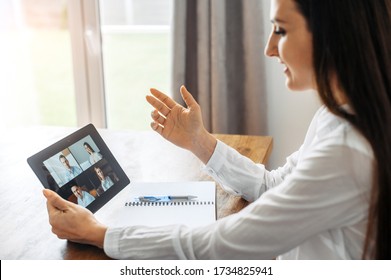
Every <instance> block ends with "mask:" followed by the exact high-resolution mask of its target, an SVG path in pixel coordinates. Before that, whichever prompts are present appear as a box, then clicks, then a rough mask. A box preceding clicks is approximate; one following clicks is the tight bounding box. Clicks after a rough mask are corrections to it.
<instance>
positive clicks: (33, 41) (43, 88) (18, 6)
mask: <svg viewBox="0 0 391 280" xmlns="http://www.w3.org/2000/svg"><path fill="white" fill-rule="evenodd" d="M0 16H1V22H0V33H1V35H0V36H1V38H2V40H1V42H2V43H1V46H0V61H1V63H0V77H1V78H0V79H2V81H1V82H0V83H1V85H2V89H1V96H2V108H1V110H0V112H1V113H0V128H7V127H15V126H27V125H36V124H43V125H61V126H75V125H76V106H75V93H74V83H73V72H72V57H71V44H70V35H69V30H68V28H67V26H68V22H67V20H68V17H67V5H66V2H65V1H62V0H40V1H36V0H19V1H15V0H2V1H0Z"/></svg>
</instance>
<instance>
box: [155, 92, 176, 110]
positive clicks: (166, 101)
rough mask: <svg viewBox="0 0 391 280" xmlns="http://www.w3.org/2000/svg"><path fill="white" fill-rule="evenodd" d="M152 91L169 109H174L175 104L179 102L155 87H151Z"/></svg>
mask: <svg viewBox="0 0 391 280" xmlns="http://www.w3.org/2000/svg"><path fill="white" fill-rule="evenodd" d="M150 92H151V93H152V95H153V96H155V97H156V98H157V99H158V100H160V101H161V102H163V103H164V104H165V105H166V106H167V107H168V108H169V109H172V108H174V107H175V105H177V103H176V102H175V101H174V100H173V99H171V98H170V97H169V96H167V95H165V94H164V93H163V92H161V91H159V90H157V89H155V88H151V89H150Z"/></svg>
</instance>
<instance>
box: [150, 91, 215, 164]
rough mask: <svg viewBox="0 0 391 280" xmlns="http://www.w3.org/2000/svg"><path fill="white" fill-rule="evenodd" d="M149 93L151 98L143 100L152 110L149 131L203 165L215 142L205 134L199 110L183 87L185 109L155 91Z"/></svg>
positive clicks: (207, 133)
mask: <svg viewBox="0 0 391 280" xmlns="http://www.w3.org/2000/svg"><path fill="white" fill-rule="evenodd" d="M150 91H151V94H152V96H151V95H148V96H147V97H146V99H147V101H148V103H149V104H151V105H152V106H153V107H154V108H155V110H153V111H152V114H151V116H152V119H153V122H152V123H151V127H152V129H154V130H155V131H156V132H158V133H159V134H160V135H162V136H163V137H164V138H165V139H167V140H168V141H170V142H172V143H173V144H175V145H177V146H179V147H181V148H184V149H187V150H190V151H191V152H193V153H194V154H195V155H196V156H198V157H199V158H200V159H201V160H202V161H203V162H205V163H206V162H207V161H208V160H209V158H210V156H211V155H212V153H213V151H214V148H215V146H216V139H215V138H214V137H213V136H212V135H211V134H210V133H209V132H207V131H206V129H205V127H204V124H203V122H202V114H201V108H200V106H199V105H198V103H197V102H196V101H195V99H194V98H193V96H192V95H191V94H190V92H188V91H187V89H186V88H185V87H184V86H182V87H181V88H180V92H181V95H182V98H183V100H184V101H185V103H186V106H187V107H186V108H185V107H183V106H182V105H180V104H178V103H177V102H175V101H174V100H173V99H171V98H170V97H168V96H167V95H165V94H164V93H162V92H160V91H158V90H157V89H151V90H150Z"/></svg>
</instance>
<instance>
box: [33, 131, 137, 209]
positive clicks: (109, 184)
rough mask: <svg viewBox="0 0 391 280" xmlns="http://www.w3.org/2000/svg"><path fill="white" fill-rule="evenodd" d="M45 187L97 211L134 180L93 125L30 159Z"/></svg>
mask: <svg viewBox="0 0 391 280" xmlns="http://www.w3.org/2000/svg"><path fill="white" fill-rule="evenodd" d="M27 162H28V164H29V165H30V167H31V168H32V170H33V171H34V173H35V174H36V175H37V177H38V179H39V180H40V181H41V183H42V184H43V186H44V187H45V188H47V189H51V190H53V191H55V192H57V193H58V194H59V195H60V196H61V197H62V198H64V199H66V200H69V201H71V202H74V203H76V204H79V205H81V206H83V207H86V208H87V209H89V210H90V211H91V212H93V213H95V212H96V211H97V210H98V209H99V208H101V207H102V206H103V205H104V204H106V203H107V202H108V201H109V200H110V199H111V198H112V197H114V196H115V195H116V194H117V193H118V192H120V191H121V190H122V189H123V188H124V187H126V186H127V185H128V184H129V183H130V180H129V178H128V177H127V176H126V174H125V172H124V171H123V170H122V168H121V166H120V165H119V164H118V162H117V160H116V159H115V158H114V156H113V154H112V153H111V152H110V150H109V148H108V147H107V145H106V144H105V142H104V141H103V139H102V137H101V136H100V135H99V133H98V131H97V130H96V128H95V127H94V126H93V125H92V124H89V125H87V126H85V127H83V128H81V129H79V130H77V131H76V132H74V133H72V134H71V135H69V136H67V137H65V138H64V139H61V140H60V141H58V142H57V143H54V144H53V145H51V146H50V147H47V148H46V149H44V150H42V151H40V152H38V153H37V154H35V155H33V156H31V157H29V158H28V159H27Z"/></svg>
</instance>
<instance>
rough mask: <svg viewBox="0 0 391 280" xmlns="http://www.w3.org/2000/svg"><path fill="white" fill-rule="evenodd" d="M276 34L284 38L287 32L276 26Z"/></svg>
mask: <svg viewBox="0 0 391 280" xmlns="http://www.w3.org/2000/svg"><path fill="white" fill-rule="evenodd" d="M273 32H274V34H276V35H281V36H284V35H285V34H286V32H285V30H284V29H282V28H281V27H278V26H274V31H273Z"/></svg>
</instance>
